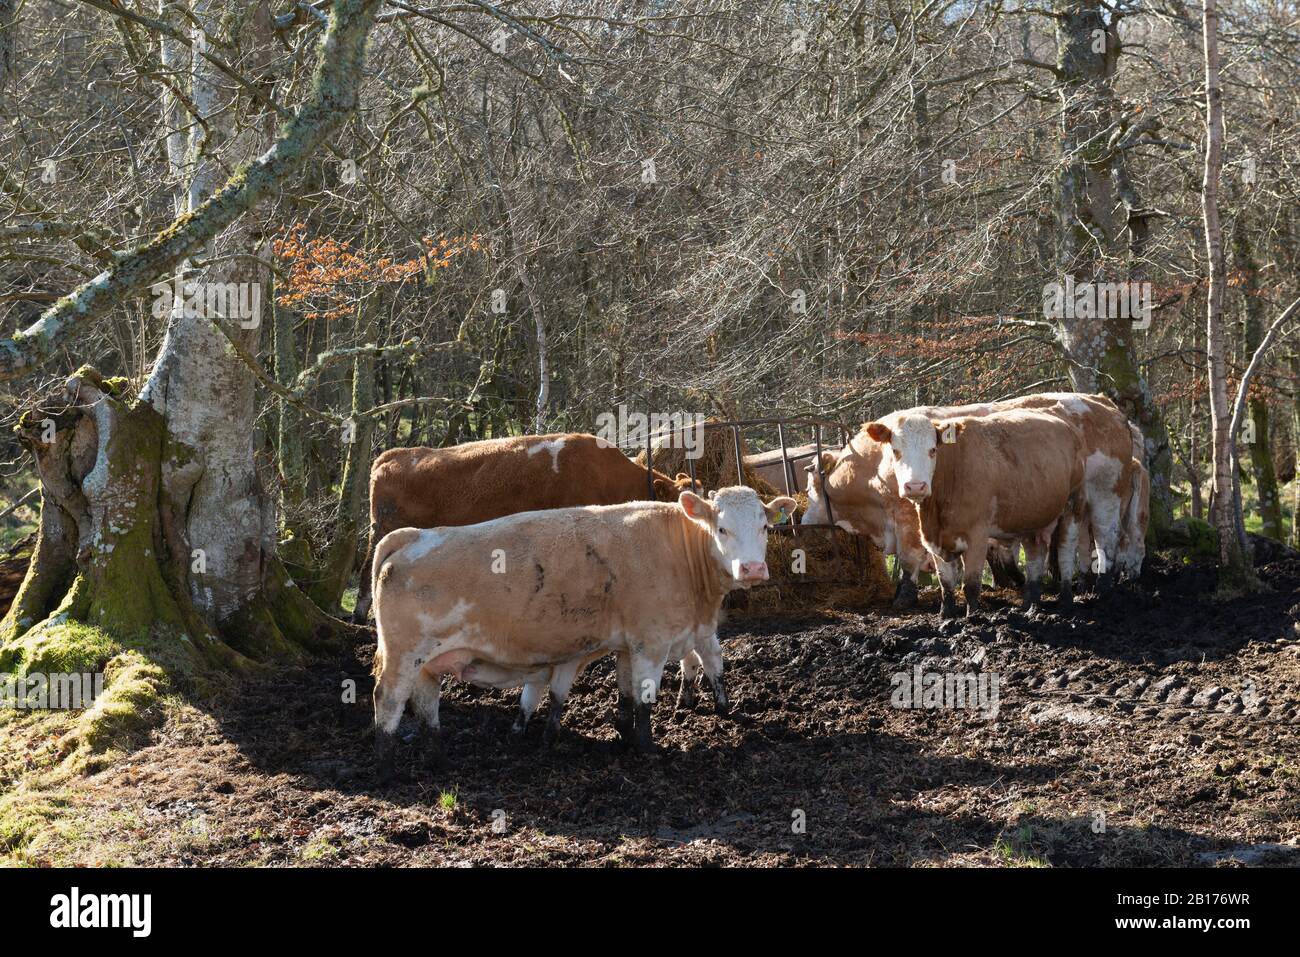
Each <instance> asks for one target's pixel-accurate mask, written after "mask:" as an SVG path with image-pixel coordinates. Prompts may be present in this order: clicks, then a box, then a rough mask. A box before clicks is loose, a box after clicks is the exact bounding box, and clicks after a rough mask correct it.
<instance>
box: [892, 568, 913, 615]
mask: <svg viewBox="0 0 1300 957" xmlns="http://www.w3.org/2000/svg"><path fill="white" fill-rule="evenodd" d="M915 607H916V582H914V581H912V579H910V578H908V577H907V576H904V577H903V578H901V579H899V582H898V588H896V589H895V590H894V601H893V608H894V610H895V611H907V610H908V609H909V608H915Z"/></svg>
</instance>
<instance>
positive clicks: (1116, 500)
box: [803, 392, 1145, 607]
mask: <svg viewBox="0 0 1300 957" xmlns="http://www.w3.org/2000/svg"><path fill="white" fill-rule="evenodd" d="M1012 409H1036V410H1039V411H1043V412H1047V413H1050V414H1052V415H1056V416H1058V417H1059V418H1061V419H1063V420H1065V421H1067V422H1069V423H1071V424H1073V425H1075V426H1077V427H1078V428H1079V429H1080V430H1081V431H1082V433H1083V438H1084V443H1085V447H1086V451H1087V459H1086V474H1085V482H1086V488H1085V491H1086V493H1087V505H1088V525H1087V526H1085V527H1084V528H1082V529H1081V530H1080V531H1081V533H1086V534H1081V548H1082V549H1083V550H1084V551H1083V554H1082V555H1081V558H1082V559H1083V562H1084V564H1085V565H1092V566H1094V567H1095V569H1096V570H1097V571H1098V572H1099V576H1098V581H1099V585H1100V587H1101V588H1102V589H1104V588H1106V587H1107V586H1108V585H1109V583H1110V580H1111V579H1112V578H1113V570H1114V569H1115V566H1116V562H1117V554H1118V543H1119V538H1120V534H1121V529H1122V525H1123V522H1124V521H1127V520H1128V517H1127V513H1126V511H1125V510H1126V508H1127V503H1128V502H1129V500H1130V493H1129V492H1128V491H1127V490H1128V489H1129V488H1131V487H1132V486H1133V483H1134V481H1135V480H1136V476H1135V468H1136V467H1137V466H1139V465H1140V462H1139V463H1134V462H1132V461H1131V458H1132V454H1131V453H1130V452H1128V451H1126V449H1127V448H1128V443H1129V441H1130V440H1129V438H1128V436H1129V434H1130V428H1131V427H1130V425H1129V423H1128V421H1127V420H1126V419H1125V418H1124V415H1123V413H1121V412H1120V411H1119V409H1118V408H1117V407H1116V406H1115V404H1114V403H1113V402H1111V401H1110V399H1108V398H1106V397H1105V396H1103V395H1091V394H1086V393H1077V392H1048V393H1042V394H1036V395H1027V396H1021V397H1019V398H1015V399H1007V400H1004V401H1000V402H985V403H978V404H972V405H962V406H920V407H917V408H914V409H906V410H903V411H900V412H897V413H894V415H900V416H901V415H907V414H918V415H925V416H929V417H931V418H933V419H937V420H944V419H949V418H966V417H983V416H987V415H992V414H994V413H998V412H1005V411H1008V410H1012ZM865 428H866V427H865V426H864V430H865ZM883 455H884V447H883V446H882V445H881V444H880V443H877V442H875V441H873V440H872V439H871V437H870V436H869V435H867V434H866V432H865V431H864V432H861V433H859V434H858V435H856V436H854V437H853V439H852V440H851V441H850V442H849V444H848V445H847V446H845V448H844V449H841V450H840V451H838V452H834V453H824V454H823V472H824V473H825V474H826V475H827V480H826V481H827V484H828V486H829V489H830V498H831V508H832V510H833V514H834V515H835V518H836V522H837V524H840V525H843V526H844V527H846V528H849V529H856V530H858V531H859V533H860V534H863V535H866V536H868V537H869V538H871V539H872V541H873V542H874V543H875V544H876V545H877V547H879V548H881V549H882V550H883V551H885V553H886V554H891V553H892V554H896V555H897V556H898V559H899V563H900V564H901V566H902V570H903V574H902V576H901V578H900V581H899V592H898V595H897V596H896V598H895V604H896V606H899V607H905V606H907V605H909V604H911V603H912V602H913V601H914V600H915V594H916V581H917V578H918V577H919V575H920V572H921V571H922V570H924V569H925V567H926V561H927V559H928V554H927V552H926V551H925V549H924V547H923V546H922V544H921V537H920V529H919V527H918V526H917V517H916V514H915V510H914V509H912V508H910V507H908V506H907V505H906V504H905V503H904V502H902V501H901V500H900V493H899V491H898V489H897V487H896V485H895V483H894V478H893V473H892V471H890V470H881V469H880V462H881V459H882V456H883ZM808 472H809V479H808V499H809V507H808V510H807V512H806V513H805V516H804V518H803V521H804V522H807V523H815V522H825V521H826V508H825V503H824V499H825V493H824V492H823V491H822V483H821V480H820V479H819V478H818V476H817V474H816V469H815V467H810V468H809V469H808ZM900 506H901V507H900ZM1144 527H1145V522H1144ZM1094 544H1095V545H1096V547H1097V549H1098V553H1097V557H1096V559H1095V560H1093V559H1092V557H1091V554H1090V552H1089V551H1088V549H1089V548H1091V547H1092V546H1093V545H1094ZM1017 546H1018V543H1015V542H994V543H992V544H991V545H990V550H989V567H990V569H991V570H992V571H993V576H994V580H995V581H996V582H997V583H998V584H999V585H1003V586H1006V585H1010V584H1016V585H1023V584H1024V581H1023V579H1020V580H1018V581H1017V580H1015V579H1016V578H1017V573H1016V571H1015V559H1014V557H1013V555H1014V552H1015V550H1016V548H1017ZM1138 561H1139V565H1140V559H1139V560H1138Z"/></svg>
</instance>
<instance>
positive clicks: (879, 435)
mask: <svg viewBox="0 0 1300 957" xmlns="http://www.w3.org/2000/svg"><path fill="white" fill-rule="evenodd" d="M864 428H865V429H866V431H867V435H869V436H871V437H872V438H873V439H875V440H876V441H877V442H888V441H889V440H890V439H891V438H893V437H894V433H892V432H890V431H889V426H887V425H885V423H883V422H868V423H867V424H866V426H865V427H864Z"/></svg>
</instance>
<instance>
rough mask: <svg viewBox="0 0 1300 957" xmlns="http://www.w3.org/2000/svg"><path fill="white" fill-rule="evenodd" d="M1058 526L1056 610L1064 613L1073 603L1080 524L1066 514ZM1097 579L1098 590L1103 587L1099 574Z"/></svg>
mask: <svg viewBox="0 0 1300 957" xmlns="http://www.w3.org/2000/svg"><path fill="white" fill-rule="evenodd" d="M1060 528H1061V534H1060V537H1059V538H1058V539H1057V541H1058V544H1057V546H1056V567H1057V570H1058V572H1059V575H1060V582H1059V585H1060V591H1059V595H1060V597H1059V599H1058V601H1057V610H1058V611H1059V612H1060V613H1062V614H1064V613H1066V612H1067V611H1068V610H1069V609H1070V607H1071V606H1072V605H1073V604H1074V576H1075V574H1076V573H1077V571H1078V563H1079V531H1080V528H1081V524H1080V522H1079V521H1077V520H1076V519H1075V518H1074V517H1073V516H1066V517H1065V518H1064V519H1062V520H1061V525H1060ZM1099 554H1100V552H1099ZM1097 581H1098V588H1099V590H1100V589H1102V588H1103V587H1104V586H1102V585H1101V581H1102V576H1101V575H1098V577H1097Z"/></svg>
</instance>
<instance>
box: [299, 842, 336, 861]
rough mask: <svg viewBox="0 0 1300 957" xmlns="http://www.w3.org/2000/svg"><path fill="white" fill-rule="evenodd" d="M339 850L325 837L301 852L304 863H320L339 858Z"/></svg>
mask: <svg viewBox="0 0 1300 957" xmlns="http://www.w3.org/2000/svg"><path fill="white" fill-rule="evenodd" d="M338 853H339V849H338V848H337V847H335V846H334V845H333V844H331V843H330V842H329V841H328V840H326V839H325V838H323V837H318V838H316V840H314V841H312V842H311V843H310V844H308V845H307V846H305V847H304V848H303V849H302V851H300V852H299V854H300V856H301V857H302V859H303V860H304V861H320V860H324V859H326V858H330V857H337V856H338Z"/></svg>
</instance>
